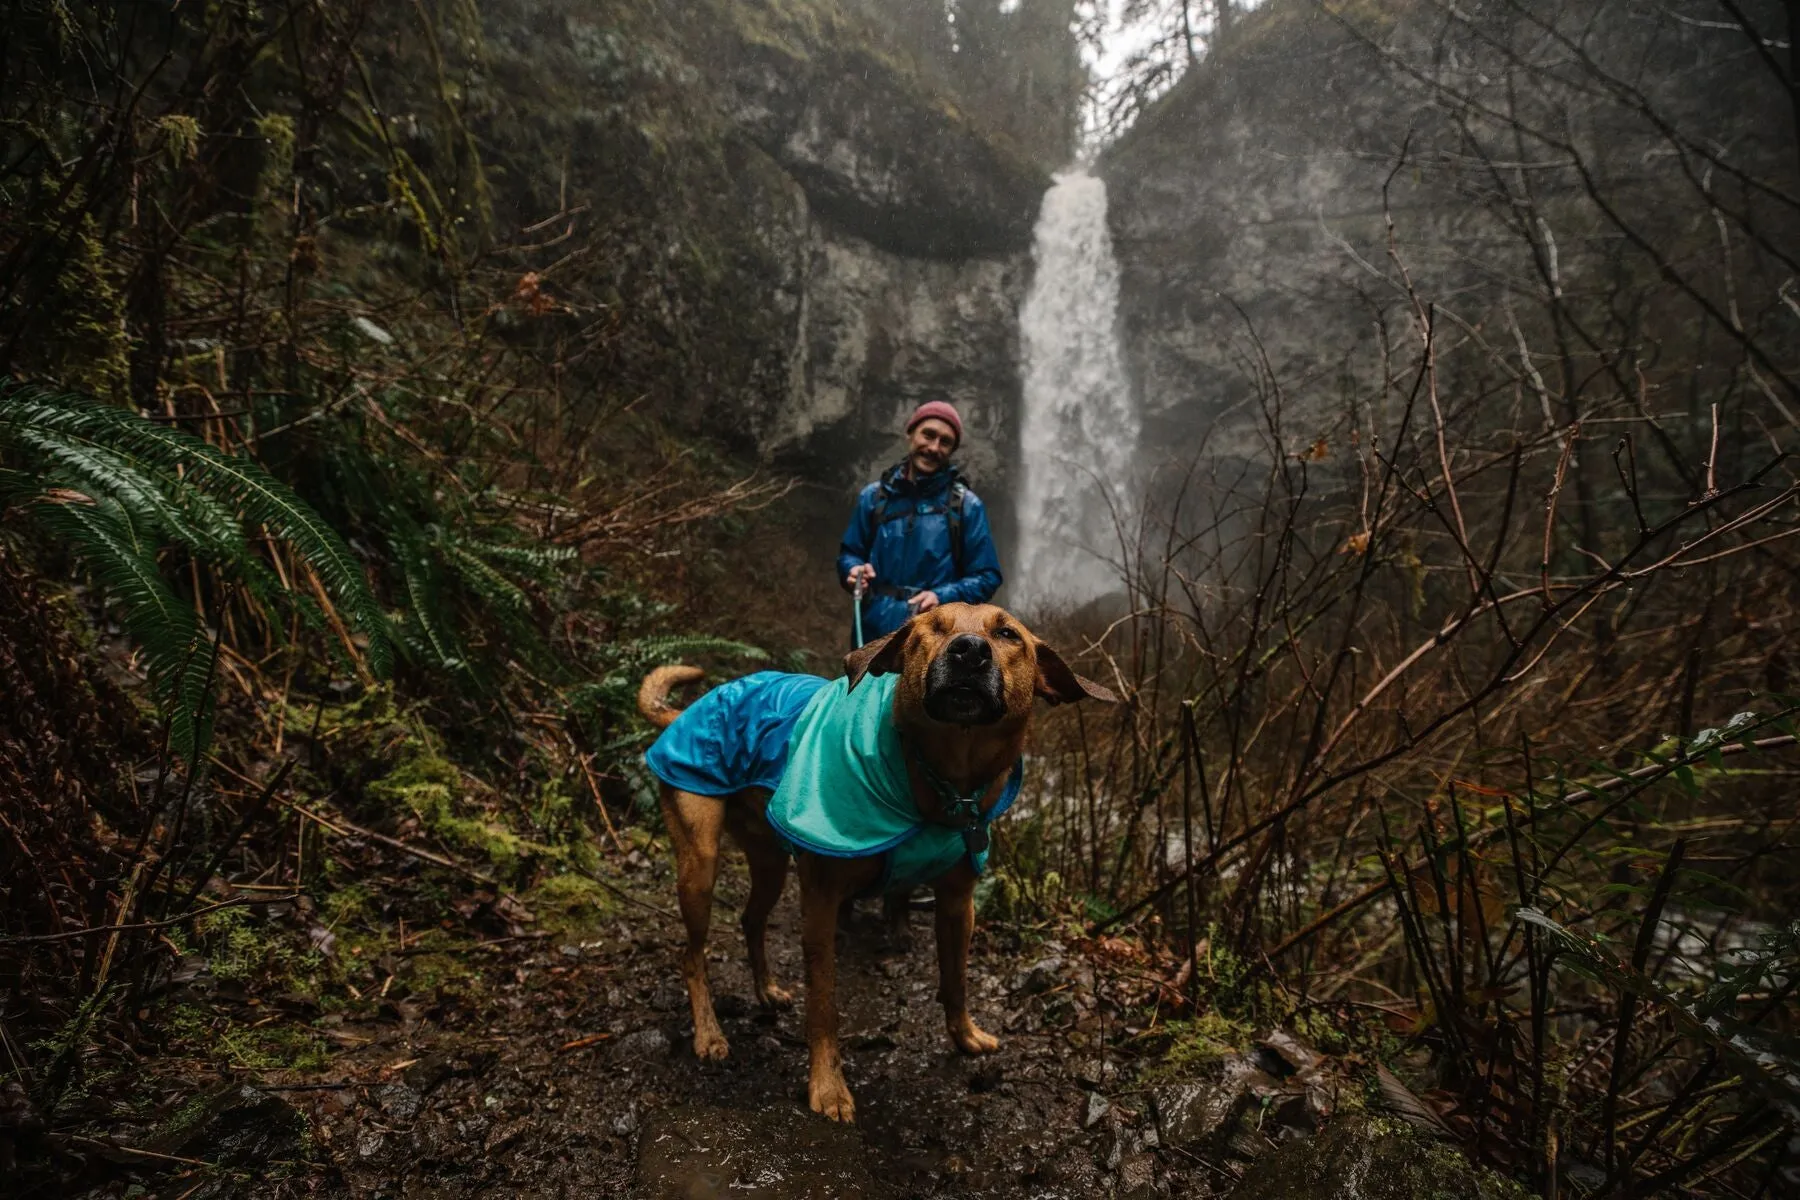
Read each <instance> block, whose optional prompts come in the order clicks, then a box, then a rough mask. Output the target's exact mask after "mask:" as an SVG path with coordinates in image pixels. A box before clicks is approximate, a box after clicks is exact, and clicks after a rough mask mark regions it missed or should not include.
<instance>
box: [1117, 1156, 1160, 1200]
mask: <svg viewBox="0 0 1800 1200" xmlns="http://www.w3.org/2000/svg"><path fill="white" fill-rule="evenodd" d="M1155 1195H1156V1156H1155V1155H1154V1154H1128V1155H1126V1156H1125V1157H1124V1158H1122V1159H1120V1160H1119V1190H1118V1193H1117V1196H1118V1200H1151V1197H1153V1196H1155Z"/></svg>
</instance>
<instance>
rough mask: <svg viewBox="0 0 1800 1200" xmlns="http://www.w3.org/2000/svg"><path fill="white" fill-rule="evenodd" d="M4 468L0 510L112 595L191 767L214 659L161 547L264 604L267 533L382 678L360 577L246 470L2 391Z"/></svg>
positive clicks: (106, 416)
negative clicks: (194, 560) (215, 570)
mask: <svg viewBox="0 0 1800 1200" xmlns="http://www.w3.org/2000/svg"><path fill="white" fill-rule="evenodd" d="M0 457H3V458H4V459H6V460H7V462H8V469H6V470H4V471H0V503H9V504H11V505H14V506H16V507H17V508H18V509H19V511H20V512H22V513H23V514H24V515H25V516H26V517H28V518H29V519H30V520H31V521H32V522H33V523H34V524H35V525H36V526H37V527H38V528H39V529H40V530H42V531H43V532H44V533H46V534H48V535H50V536H51V537H53V538H56V539H58V540H59V541H61V542H62V543H63V544H64V545H65V546H66V547H67V548H68V549H69V550H70V551H71V552H72V553H74V554H75V555H76V556H77V557H78V558H80V559H81V560H82V561H83V563H84V564H85V565H86V566H87V567H88V569H90V570H91V571H92V572H93V573H94V575H95V576H96V577H97V578H98V579H99V580H100V581H101V582H102V583H103V584H104V585H105V586H106V588H107V591H108V593H109V594H110V596H111V598H112V599H113V601H114V602H115V603H116V604H117V606H118V608H119V612H120V616H121V622H122V624H123V626H124V628H125V630H126V632H127V633H128V634H129V635H130V636H131V638H132V639H133V641H135V642H136V643H137V644H138V645H139V647H140V648H141V649H142V650H143V653H144V658H145V662H146V665H147V667H148V673H149V675H150V679H151V684H152V687H153V689H154V691H155V693H156V695H157V698H158V700H159V701H160V702H161V703H162V704H163V705H164V706H165V709H166V711H167V712H168V714H169V718H170V722H171V729H172V733H173V735H174V737H175V739H176V740H175V744H176V745H177V747H179V748H180V749H182V750H183V751H184V752H185V753H186V754H188V755H189V756H190V760H192V759H194V758H197V757H198V756H199V755H200V754H201V753H202V752H203V750H204V747H205V745H206V743H207V741H208V737H209V734H210V726H211V718H210V715H209V709H210V695H209V692H208V683H207V681H208V680H209V679H210V677H211V674H212V661H211V659H212V650H211V648H210V646H208V645H207V643H206V639H205V638H204V637H203V636H202V631H201V630H200V628H199V625H198V621H197V620H196V619H195V616H194V612H193V609H192V608H191V607H190V606H189V605H187V604H185V603H184V602H182V601H181V600H180V599H179V598H178V597H177V596H176V595H175V592H174V591H173V589H172V588H171V587H170V586H169V584H168V582H167V581H166V580H165V579H164V578H163V576H162V573H161V571H160V569H159V568H158V566H157V562H156V554H157V552H158V551H159V550H160V549H161V548H162V547H163V546H165V545H169V544H173V545H177V546H180V547H182V548H184V549H186V550H188V551H190V552H191V553H192V554H194V555H195V556H196V557H198V558H200V559H202V560H204V561H207V562H209V563H212V564H214V565H216V566H217V567H219V568H220V569H221V570H223V571H227V572H229V573H231V574H232V575H234V576H235V577H237V578H238V579H239V580H240V581H242V582H243V583H244V585H245V586H246V587H247V589H248V590H249V591H250V593H251V594H252V595H253V596H256V597H259V598H263V599H267V598H269V597H270V596H273V595H275V594H276V593H278V592H279V591H280V590H281V589H280V585H279V583H278V582H277V581H276V579H275V577H274V575H273V573H272V572H271V571H270V570H269V569H268V567H267V565H266V564H265V563H264V562H262V560H261V559H260V558H259V557H258V556H257V555H256V554H255V553H254V552H253V551H252V550H251V548H250V545H249V542H248V540H247V539H246V537H245V526H246V524H247V525H249V526H251V527H253V528H261V529H264V530H267V531H268V532H269V533H270V534H272V535H274V536H275V537H277V538H280V539H282V540H283V541H285V542H286V543H288V545H289V546H290V547H291V548H292V549H293V550H294V552H295V553H296V554H297V555H298V556H299V557H300V558H301V559H302V560H303V561H304V562H305V563H306V564H307V565H308V566H309V567H310V568H311V570H312V571H313V572H314V573H315V574H316V575H317V577H318V579H319V580H320V582H321V583H322V584H323V585H324V588H325V590H326V592H327V593H328V594H329V595H330V596H331V597H332V598H333V600H334V601H335V603H336V604H337V605H338V606H339V607H341V608H342V609H343V611H344V612H345V613H346V614H347V615H348V616H349V618H350V620H351V622H352V623H354V624H355V626H356V627H357V628H358V629H360V630H361V631H362V633H363V634H364V635H365V636H366V637H367V639H368V657H369V662H370V665H371V666H372V667H373V668H374V669H375V670H376V672H377V673H385V672H386V671H387V669H388V667H389V665H390V663H391V658H392V655H391V649H390V644H389V639H388V622H387V618H386V615H385V614H384V613H383V612H382V610H381V608H380V606H379V605H378V604H377V603H376V600H375V597H374V595H373V593H371V592H370V591H369V587H368V584H367V582H366V581H365V580H364V578H363V573H362V568H361V565H360V564H359V563H358V562H357V561H356V559H355V558H354V557H353V556H352V555H351V553H350V550H349V547H347V546H346V545H345V544H344V541H343V539H342V538H340V537H339V536H338V535H337V532H336V531H335V530H333V529H332V528H331V527H330V526H329V525H328V524H326V523H325V521H324V520H323V519H322V518H321V517H320V516H319V515H318V514H317V513H316V512H314V511H313V510H312V509H311V508H310V507H309V506H308V505H307V504H306V503H305V502H304V501H302V500H301V499H300V498H299V497H298V496H296V495H295V494H294V492H293V491H292V489H290V488H288V487H287V486H286V485H285V484H283V483H281V482H280V481H279V480H277V479H275V478H274V477H273V476H272V475H270V474H269V473H268V472H267V471H266V470H264V469H263V468H262V467H261V466H260V465H259V464H257V463H255V462H253V461H251V460H250V459H248V458H244V457H241V456H239V455H234V454H228V453H226V452H225V451H223V450H220V449H219V448H218V447H216V446H213V445H211V444H210V443H208V442H205V441H202V440H201V439H199V438H197V437H194V436H193V435H191V434H189V433H186V432H184V431H182V430H179V429H172V428H167V427H164V426H162V425H158V424H157V423H155V422H153V421H148V420H145V419H144V418H143V417H140V416H138V415H137V414H136V413H133V412H130V411H127V410H125V409H121V408H115V407H112V406H110V405H107V404H103V403H101V402H100V401H98V400H95V399H93V398H91V397H88V396H82V395H77V394H72V393H68V392H62V391H55V390H52V389H49V388H45V387H41V386H38V385H34V384H20V383H17V382H14V381H11V380H0ZM297 599H298V598H297ZM303 607H306V606H304V605H303Z"/></svg>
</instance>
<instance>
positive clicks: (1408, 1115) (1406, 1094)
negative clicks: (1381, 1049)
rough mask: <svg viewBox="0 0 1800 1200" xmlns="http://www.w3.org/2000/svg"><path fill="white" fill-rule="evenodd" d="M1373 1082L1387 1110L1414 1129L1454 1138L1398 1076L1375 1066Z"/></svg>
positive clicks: (1441, 1121)
mask: <svg viewBox="0 0 1800 1200" xmlns="http://www.w3.org/2000/svg"><path fill="white" fill-rule="evenodd" d="M1375 1082H1376V1084H1377V1086H1379V1087H1380V1089H1381V1100H1382V1103H1384V1104H1386V1105H1387V1106H1388V1110H1389V1111H1390V1112H1392V1113H1393V1114H1394V1115H1395V1116H1396V1117H1399V1118H1400V1119H1401V1120H1402V1121H1405V1122H1406V1123H1407V1124H1408V1125H1411V1126H1413V1127H1414V1128H1415V1129H1420V1130H1423V1131H1424V1132H1426V1133H1429V1134H1433V1135H1435V1136H1437V1137H1441V1138H1449V1137H1452V1136H1454V1135H1453V1134H1452V1133H1451V1130H1450V1126H1448V1125H1446V1124H1445V1123H1444V1119H1443V1118H1442V1117H1440V1116H1438V1114H1437V1113H1435V1112H1433V1111H1432V1109H1431V1106H1430V1105H1428V1104H1426V1103H1425V1101H1423V1100H1421V1099H1420V1098H1419V1096H1418V1094H1417V1093H1416V1092H1414V1091H1413V1090H1412V1089H1411V1088H1409V1087H1407V1086H1406V1085H1405V1084H1404V1083H1401V1082H1400V1078H1399V1076H1397V1075H1395V1074H1394V1073H1393V1072H1392V1071H1390V1070H1388V1069H1387V1068H1386V1067H1384V1066H1382V1065H1381V1064H1380V1063H1376V1064H1375Z"/></svg>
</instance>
